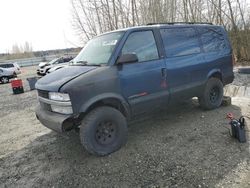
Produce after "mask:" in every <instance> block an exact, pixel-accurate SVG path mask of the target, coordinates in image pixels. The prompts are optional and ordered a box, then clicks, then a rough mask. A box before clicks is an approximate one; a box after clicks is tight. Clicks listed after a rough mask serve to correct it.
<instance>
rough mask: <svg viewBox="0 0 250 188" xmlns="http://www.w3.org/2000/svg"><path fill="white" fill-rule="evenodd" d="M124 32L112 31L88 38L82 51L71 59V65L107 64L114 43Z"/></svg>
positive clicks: (114, 45)
mask: <svg viewBox="0 0 250 188" xmlns="http://www.w3.org/2000/svg"><path fill="white" fill-rule="evenodd" d="M123 34H124V32H122V31H120V32H114V33H109V34H105V35H102V36H99V37H96V38H94V39H92V40H90V41H89V42H88V43H87V45H86V46H85V47H84V48H83V49H82V51H81V52H80V53H79V54H78V55H77V56H76V57H75V59H74V60H73V65H77V64H83V65H95V66H100V65H103V64H107V63H108V61H109V58H110V57H111V55H112V53H113V51H114V49H115V47H116V44H117V43H118V42H119V40H120V39H121V37H122V36H123Z"/></svg>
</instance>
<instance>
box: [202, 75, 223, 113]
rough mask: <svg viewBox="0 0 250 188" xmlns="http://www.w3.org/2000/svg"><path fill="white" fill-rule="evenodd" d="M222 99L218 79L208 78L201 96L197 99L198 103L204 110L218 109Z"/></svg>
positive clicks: (220, 84) (220, 83)
mask: <svg viewBox="0 0 250 188" xmlns="http://www.w3.org/2000/svg"><path fill="white" fill-rule="evenodd" d="M222 99H223V84H222V82H221V80H220V79H218V78H210V79H209V80H208V81H207V83H206V86H205V89H204V92H203V94H202V96H200V97H199V103H200V105H201V107H202V108H203V109H205V110H212V109H215V108H218V107H219V106H220V105H221V103H222Z"/></svg>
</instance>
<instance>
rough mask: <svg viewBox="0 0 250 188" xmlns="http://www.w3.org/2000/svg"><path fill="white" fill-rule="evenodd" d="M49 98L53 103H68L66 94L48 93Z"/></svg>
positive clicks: (68, 99)
mask: <svg viewBox="0 0 250 188" xmlns="http://www.w3.org/2000/svg"><path fill="white" fill-rule="evenodd" d="M49 98H50V99H51V100H55V101H70V98H69V94H67V93H58V92H49Z"/></svg>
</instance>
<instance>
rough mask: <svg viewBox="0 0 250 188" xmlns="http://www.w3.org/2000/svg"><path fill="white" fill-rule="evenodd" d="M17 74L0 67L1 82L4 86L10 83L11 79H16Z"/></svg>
mask: <svg viewBox="0 0 250 188" xmlns="http://www.w3.org/2000/svg"><path fill="white" fill-rule="evenodd" d="M15 77H16V73H15V72H14V71H12V70H10V69H6V68H1V67H0V82H1V83H3V84H6V83H9V80H10V79H11V78H15Z"/></svg>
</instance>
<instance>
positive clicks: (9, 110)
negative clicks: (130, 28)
mask: <svg viewBox="0 0 250 188" xmlns="http://www.w3.org/2000/svg"><path fill="white" fill-rule="evenodd" d="M23 70H24V73H23V74H22V75H21V78H23V80H25V78H26V77H30V76H32V75H34V73H35V69H34V67H30V68H25V69H23ZM248 81H249V80H248ZM249 82H250V81H249ZM25 90H26V92H25V93H24V94H20V95H12V91H11V87H10V85H9V84H6V85H0V96H1V97H0V104H1V105H0V120H1V121H0V187H17V186H18V187H79V186H80V187H250V142H249V141H248V142H247V143H245V144H240V143H238V142H237V141H236V140H234V139H232V138H231V137H230V136H229V129H228V128H229V126H228V124H227V122H228V121H227V120H226V119H225V114H226V113H228V112H233V113H234V114H235V116H236V117H239V116H240V115H242V114H243V115H247V116H250V99H247V98H234V99H233V105H231V106H227V107H221V108H219V109H216V110H213V111H203V110H201V109H200V108H199V106H198V104H197V101H196V100H190V101H188V102H185V103H183V104H180V105H177V106H175V107H171V109H169V110H166V111H161V112H157V113H154V114H152V115H150V116H149V115H148V116H144V117H139V118H137V119H136V120H134V121H132V122H130V123H129V138H128V143H127V144H126V146H125V147H123V148H122V149H121V150H119V151H118V152H116V153H114V154H111V155H109V156H107V157H95V156H92V155H89V154H88V153H87V152H86V151H85V150H84V149H83V148H82V146H81V144H80V141H79V138H78V134H77V133H75V132H74V131H73V132H71V133H69V134H67V135H59V134H57V133H54V132H52V131H50V130H49V129H47V128H45V127H43V126H42V125H41V124H40V123H39V122H38V121H37V120H36V117H35V114H34V110H35V107H36V105H37V102H36V91H28V90H29V88H28V86H27V82H26V81H25ZM249 129H250V122H249V121H248V130H249ZM247 134H249V131H248V132H247ZM248 136H249V135H248ZM248 140H249V139H248Z"/></svg>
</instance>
